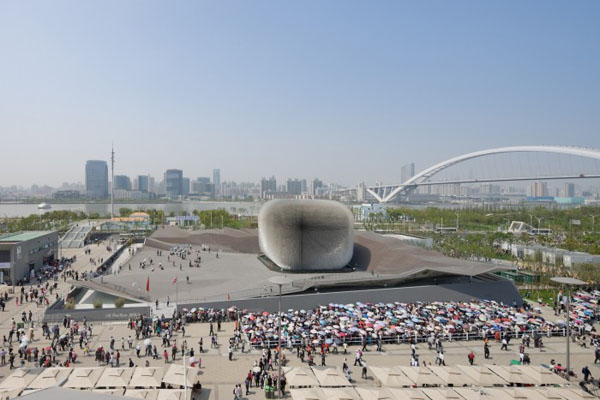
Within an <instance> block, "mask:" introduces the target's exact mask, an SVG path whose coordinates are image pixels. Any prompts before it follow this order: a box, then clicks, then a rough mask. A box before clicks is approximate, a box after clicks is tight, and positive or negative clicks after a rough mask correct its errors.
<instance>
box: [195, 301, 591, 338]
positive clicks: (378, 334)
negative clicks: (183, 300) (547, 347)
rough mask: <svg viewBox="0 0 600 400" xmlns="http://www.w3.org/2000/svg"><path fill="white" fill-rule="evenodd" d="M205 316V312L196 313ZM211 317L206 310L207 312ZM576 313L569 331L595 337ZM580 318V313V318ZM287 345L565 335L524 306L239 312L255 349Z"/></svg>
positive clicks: (587, 320)
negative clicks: (432, 338)
mask: <svg viewBox="0 0 600 400" xmlns="http://www.w3.org/2000/svg"><path fill="white" fill-rule="evenodd" d="M197 313H199V314H200V315H206V314H207V312H206V311H204V310H201V311H200V310H199V311H197ZM209 313H210V312H209ZM573 313H578V315H577V318H573V320H572V325H571V326H572V327H573V328H576V329H575V332H578V333H579V334H581V335H585V334H586V333H588V334H592V335H593V334H594V332H595V330H594V328H593V327H592V323H593V321H594V320H595V319H596V313H595V311H594V312H592V313H590V312H589V310H586V311H585V312H581V313H579V312H578V311H576V309H575V310H574V311H573ZM579 314H581V315H579ZM280 323H281V326H282V341H283V342H284V343H285V344H286V345H287V346H288V347H295V346H297V345H301V344H304V343H313V344H320V343H324V344H325V346H326V347H331V348H333V349H336V348H337V347H339V346H342V345H344V344H364V343H365V342H366V343H367V344H368V345H371V344H376V343H378V342H379V343H408V342H410V341H415V342H425V341H427V340H428V338H429V337H442V338H444V339H445V340H464V339H466V340H470V339H484V338H491V339H496V340H500V339H501V338H502V337H504V336H508V337H515V338H521V337H522V336H524V335H526V336H529V337H531V338H532V339H533V340H534V341H535V344H536V345H537V344H539V341H540V340H541V338H542V337H543V336H556V335H564V334H565V323H564V321H561V320H558V321H557V322H552V321H549V320H547V319H545V318H543V317H542V316H541V314H539V313H538V312H536V311H535V310H533V309H531V308H530V307H528V306H527V304H525V305H524V306H523V307H515V306H507V305H504V304H501V303H497V302H494V301H479V302H434V303H399V302H396V303H387V304H384V303H374V304H370V303H368V304H365V303H355V304H329V305H328V306H321V307H318V308H315V309H312V310H295V311H294V310H291V309H290V310H288V311H287V312H284V313H282V316H281V321H280V318H279V317H278V315H277V314H270V313H268V312H264V313H262V314H255V313H248V312H246V313H242V315H241V324H242V331H243V332H244V333H246V334H247V335H248V339H249V340H250V342H251V343H252V345H254V346H263V344H264V343H267V345H268V346H270V347H272V346H275V345H276V344H277V336H278V333H277V332H278V327H279V324H280Z"/></svg>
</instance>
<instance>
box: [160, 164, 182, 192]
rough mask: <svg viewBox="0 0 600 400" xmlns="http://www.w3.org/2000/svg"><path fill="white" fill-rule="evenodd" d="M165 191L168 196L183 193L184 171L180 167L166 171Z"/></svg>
mask: <svg viewBox="0 0 600 400" xmlns="http://www.w3.org/2000/svg"><path fill="white" fill-rule="evenodd" d="M164 182H165V193H166V194H167V196H179V195H181V194H183V171H182V170H180V169H168V170H167V171H166V172H165V177H164Z"/></svg>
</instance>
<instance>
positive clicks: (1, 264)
mask: <svg viewBox="0 0 600 400" xmlns="http://www.w3.org/2000/svg"><path fill="white" fill-rule="evenodd" d="M0 269H10V263H9V262H0Z"/></svg>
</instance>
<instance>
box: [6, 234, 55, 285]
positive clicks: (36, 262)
mask: <svg viewBox="0 0 600 400" xmlns="http://www.w3.org/2000/svg"><path fill="white" fill-rule="evenodd" d="M57 258H58V231H27V232H14V233H6V234H4V235H0V283H4V282H6V283H11V284H16V283H18V282H19V281H21V280H23V279H24V278H25V277H27V278H29V276H30V275H31V271H36V272H37V271H39V270H40V269H41V268H42V266H43V265H45V264H48V263H50V262H52V261H55V260H56V259H57Z"/></svg>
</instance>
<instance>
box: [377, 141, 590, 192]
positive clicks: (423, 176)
mask: <svg viewBox="0 0 600 400" xmlns="http://www.w3.org/2000/svg"><path fill="white" fill-rule="evenodd" d="M532 152H533V153H555V154H568V155H573V156H580V157H587V158H594V159H597V160H600V150H597V149H592V148H584V147H571V146H512V147H499V148H495V149H488V150H480V151H475V152H472V153H468V154H463V155H460V156H457V157H454V158H450V159H448V160H446V161H442V162H440V163H437V164H435V165H433V166H431V167H429V168H427V169H425V170H423V171H421V172H419V173H418V174H417V175H415V176H413V177H412V178H410V179H409V180H407V181H406V182H403V183H402V184H400V185H394V186H396V188H395V189H394V190H392V191H391V192H390V193H389V194H387V195H386V196H385V197H383V198H382V197H380V196H379V195H378V194H377V193H375V191H373V190H371V189H369V193H370V194H371V195H373V196H374V197H375V198H376V199H377V200H378V201H380V202H382V203H386V202H388V201H390V200H392V199H393V198H394V197H396V196H397V195H398V194H400V193H402V192H404V191H406V190H408V189H409V188H411V187H414V186H415V185H418V183H419V182H424V181H426V180H428V179H429V178H431V177H432V176H434V175H435V174H437V173H438V172H440V171H443V170H445V169H446V168H448V167H451V166H453V165H456V164H458V163H461V162H463V161H467V160H472V159H474V158H479V157H485V156H489V155H492V154H501V153H532Z"/></svg>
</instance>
